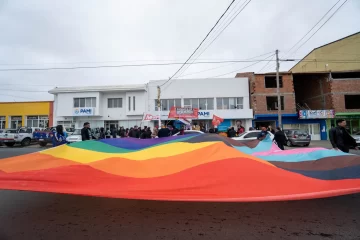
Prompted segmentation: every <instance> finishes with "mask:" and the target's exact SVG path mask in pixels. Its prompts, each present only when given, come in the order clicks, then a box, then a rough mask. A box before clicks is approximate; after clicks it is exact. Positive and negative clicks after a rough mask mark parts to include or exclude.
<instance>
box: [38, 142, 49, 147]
mask: <svg viewBox="0 0 360 240" xmlns="http://www.w3.org/2000/svg"><path fill="white" fill-rule="evenodd" d="M47 144H48V143H47V142H40V143H39V145H40V146H41V147H46V145H47Z"/></svg>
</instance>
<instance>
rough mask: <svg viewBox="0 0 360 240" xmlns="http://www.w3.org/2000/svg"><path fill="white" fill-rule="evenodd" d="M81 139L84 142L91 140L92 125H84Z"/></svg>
mask: <svg viewBox="0 0 360 240" xmlns="http://www.w3.org/2000/svg"><path fill="white" fill-rule="evenodd" d="M81 139H82V141H87V140H91V130H90V123H88V122H86V123H84V127H83V129H81Z"/></svg>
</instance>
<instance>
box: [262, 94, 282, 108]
mask: <svg viewBox="0 0 360 240" xmlns="http://www.w3.org/2000/svg"><path fill="white" fill-rule="evenodd" d="M280 101H281V110H284V96H281V97H280ZM266 105H267V110H268V111H272V110H278V109H279V108H278V98H277V96H275V97H266Z"/></svg>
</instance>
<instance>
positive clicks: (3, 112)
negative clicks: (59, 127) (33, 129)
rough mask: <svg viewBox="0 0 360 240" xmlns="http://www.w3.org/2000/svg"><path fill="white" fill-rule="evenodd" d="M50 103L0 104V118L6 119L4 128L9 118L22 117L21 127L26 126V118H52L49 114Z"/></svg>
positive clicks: (7, 125)
mask: <svg viewBox="0 0 360 240" xmlns="http://www.w3.org/2000/svg"><path fill="white" fill-rule="evenodd" d="M50 104H51V102H14V103H12V102H11V103H0V117H4V116H5V117H6V118H5V119H6V124H5V127H6V128H8V127H9V117H10V116H22V125H23V126H25V125H26V122H25V120H26V116H34V115H44V116H49V118H50V117H51V116H52V113H50V109H51V108H50Z"/></svg>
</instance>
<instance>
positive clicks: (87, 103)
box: [74, 97, 96, 108]
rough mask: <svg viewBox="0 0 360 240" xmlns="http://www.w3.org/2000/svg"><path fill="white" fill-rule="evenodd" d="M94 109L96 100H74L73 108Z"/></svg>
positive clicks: (92, 98)
mask: <svg viewBox="0 0 360 240" xmlns="http://www.w3.org/2000/svg"><path fill="white" fill-rule="evenodd" d="M84 107H96V98H95V97H88V98H74V108H84Z"/></svg>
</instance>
